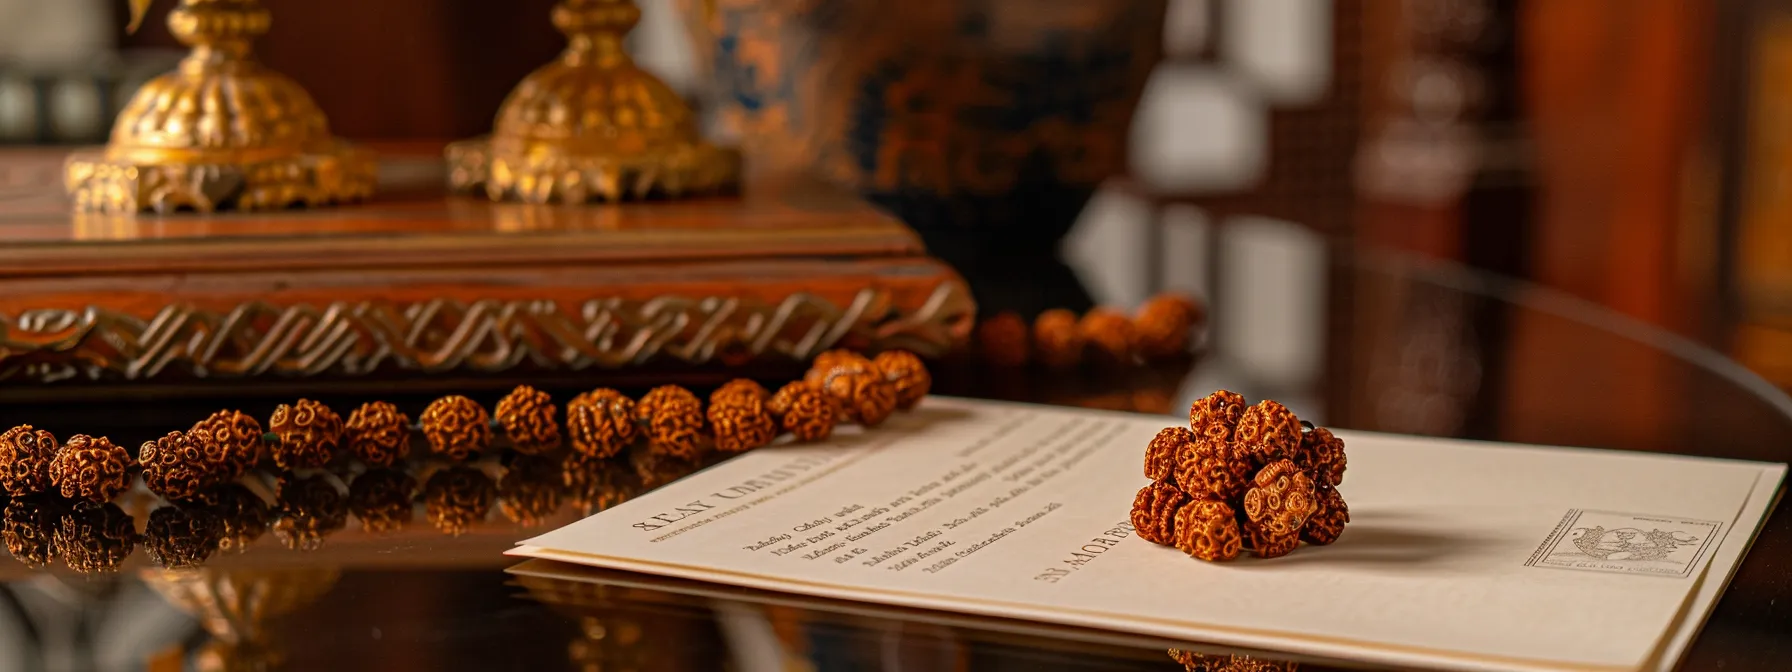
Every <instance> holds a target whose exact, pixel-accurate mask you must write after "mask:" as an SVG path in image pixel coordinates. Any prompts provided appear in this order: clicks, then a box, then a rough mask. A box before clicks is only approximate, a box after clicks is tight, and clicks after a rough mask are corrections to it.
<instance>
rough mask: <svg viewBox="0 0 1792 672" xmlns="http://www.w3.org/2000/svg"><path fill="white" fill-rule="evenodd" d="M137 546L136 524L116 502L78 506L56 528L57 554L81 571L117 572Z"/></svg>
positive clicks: (90, 572) (92, 572) (71, 567)
mask: <svg viewBox="0 0 1792 672" xmlns="http://www.w3.org/2000/svg"><path fill="white" fill-rule="evenodd" d="M68 442H69V443H70V444H73V443H74V442H75V440H74V439H73V438H70V439H69V440H68ZM136 549H137V524H136V523H135V522H134V521H132V519H131V516H130V515H129V514H126V513H125V512H124V510H123V509H120V508H118V505H116V504H104V505H101V506H95V507H91V508H77V509H76V510H74V511H72V512H70V513H69V514H68V515H65V516H63V517H62V520H61V522H60V524H59V525H57V527H56V554H57V555H60V556H62V563H63V564H65V565H68V568H69V569H72V570H75V571H76V572H80V573H82V574H97V573H102V572H116V571H118V568H119V566H120V565H123V564H124V560H125V558H128V557H130V555H131V551H134V550H136Z"/></svg>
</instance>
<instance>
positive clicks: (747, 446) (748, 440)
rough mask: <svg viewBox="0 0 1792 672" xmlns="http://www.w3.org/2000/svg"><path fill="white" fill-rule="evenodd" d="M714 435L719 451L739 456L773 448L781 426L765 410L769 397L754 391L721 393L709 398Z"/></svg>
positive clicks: (709, 416)
mask: <svg viewBox="0 0 1792 672" xmlns="http://www.w3.org/2000/svg"><path fill="white" fill-rule="evenodd" d="M706 413H707V416H708V418H709V428H710V431H712V432H714V433H715V438H716V450H720V451H722V452H725V453H739V452H743V451H748V450H752V449H754V448H762V447H765V446H767V445H770V444H771V442H772V439H775V438H777V437H778V426H777V423H776V422H775V421H774V420H773V419H772V414H771V411H768V410H766V408H765V397H764V396H762V395H758V394H753V393H752V392H751V391H745V392H743V391H741V390H738V389H736V390H733V391H729V390H726V389H723V390H717V391H716V393H715V394H713V395H710V397H709V409H708V410H707V412H706Z"/></svg>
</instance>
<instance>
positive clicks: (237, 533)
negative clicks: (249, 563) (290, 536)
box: [206, 483, 272, 553]
mask: <svg viewBox="0 0 1792 672" xmlns="http://www.w3.org/2000/svg"><path fill="white" fill-rule="evenodd" d="M206 500H207V501H208V502H209V504H210V505H211V507H212V510H213V511H216V512H217V513H218V518H219V520H220V521H221V522H222V523H223V525H224V536H223V537H222V538H221V539H219V540H218V550H220V551H225V552H235V553H243V552H246V551H248V550H249V544H253V543H255V540H257V539H260V538H261V535H263V534H266V533H267V531H268V519H269V518H270V517H272V514H271V512H269V511H268V505H267V502H264V501H262V500H261V497H260V496H258V495H256V494H255V493H253V492H250V491H249V489H248V488H245V487H243V486H242V485H241V484H238V483H225V484H224V485H221V486H218V487H215V488H212V489H211V490H210V491H209V492H208V493H207V494H206Z"/></svg>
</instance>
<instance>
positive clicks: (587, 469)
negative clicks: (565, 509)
mask: <svg viewBox="0 0 1792 672" xmlns="http://www.w3.org/2000/svg"><path fill="white" fill-rule="evenodd" d="M560 479H561V480H560V483H561V485H563V486H564V487H565V488H566V493H567V496H568V498H569V499H570V501H571V502H572V505H573V507H574V508H576V509H578V511H579V515H580V516H590V515H591V514H594V513H597V512H599V511H603V510H605V509H608V508H610V507H612V506H615V505H617V504H620V503H622V502H625V501H628V500H629V499H630V498H632V497H634V496H635V494H636V493H639V492H640V491H641V486H640V484H641V481H640V479H639V477H637V476H636V475H635V472H634V469H633V468H632V466H630V465H624V464H621V463H620V462H619V461H617V460H607V459H602V458H594V457H590V456H588V455H584V454H580V453H573V454H572V455H569V456H567V458H566V464H565V465H564V466H563V468H562V471H561V472H560Z"/></svg>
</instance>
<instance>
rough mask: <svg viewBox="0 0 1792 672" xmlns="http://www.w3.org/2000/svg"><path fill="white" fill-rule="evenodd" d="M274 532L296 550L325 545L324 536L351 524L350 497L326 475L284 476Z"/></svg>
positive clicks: (311, 548)
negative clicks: (346, 497) (347, 497)
mask: <svg viewBox="0 0 1792 672" xmlns="http://www.w3.org/2000/svg"><path fill="white" fill-rule="evenodd" d="M278 500H279V506H280V513H279V517H278V518H276V519H275V520H274V536H276V537H279V538H280V543H282V544H285V545H286V547H287V548H288V549H291V550H295V551H315V550H317V549H319V548H323V545H324V537H326V536H329V535H330V534H332V533H334V532H336V531H337V530H340V529H342V528H343V527H344V526H346V525H348V500H347V499H345V498H344V497H343V496H342V492H341V491H340V490H337V489H336V485H335V484H334V483H331V482H330V479H329V478H328V477H326V476H323V475H318V476H311V477H307V478H297V477H293V476H290V475H289V476H287V477H283V478H281V482H280V494H279V496H278Z"/></svg>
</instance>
